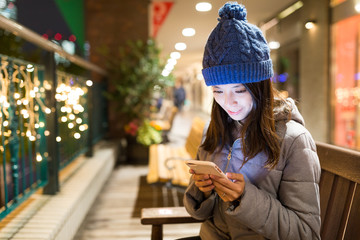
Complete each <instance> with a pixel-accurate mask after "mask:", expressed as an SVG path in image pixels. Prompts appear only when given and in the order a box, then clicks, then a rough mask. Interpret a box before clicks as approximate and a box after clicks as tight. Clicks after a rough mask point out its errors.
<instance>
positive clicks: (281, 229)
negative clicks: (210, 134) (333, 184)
mask: <svg viewBox="0 0 360 240" xmlns="http://www.w3.org/2000/svg"><path fill="white" fill-rule="evenodd" d="M288 101H289V102H290V103H291V105H292V117H291V118H292V119H291V120H287V119H286V117H284V115H282V114H278V115H277V116H276V125H277V131H278V134H279V135H280V136H283V142H282V145H281V156H280V160H279V163H278V164H277V166H276V167H275V168H274V169H272V170H268V169H267V168H264V167H263V166H264V163H265V161H266V160H267V158H266V155H265V154H264V153H259V154H258V155H257V156H255V158H253V159H251V160H249V162H247V163H246V164H245V165H244V166H243V167H242V169H241V170H239V168H240V166H241V164H242V159H243V155H242V151H241V141H240V140H239V139H237V140H235V142H234V143H233V145H232V146H225V147H224V148H223V149H222V151H221V152H217V153H214V154H209V153H208V152H206V151H204V150H203V149H202V148H201V147H200V148H199V152H198V158H199V159H200V160H205V161H212V162H215V163H216V164H217V165H218V166H219V167H220V168H221V169H222V170H223V171H225V167H226V165H227V161H228V160H227V157H228V156H230V158H229V159H230V162H229V166H228V169H227V170H226V172H235V173H242V174H243V175H244V178H245V181H246V183H245V190H244V193H243V195H242V197H241V199H240V200H239V201H236V202H233V203H226V202H223V201H222V199H221V198H220V197H219V196H217V194H216V193H215V192H214V193H213V194H212V195H211V196H210V197H209V198H207V199H205V198H204V195H203V193H202V192H201V191H200V190H199V189H198V188H197V187H196V186H195V185H194V182H193V181H191V182H190V185H189V187H188V188H187V190H186V193H185V196H184V205H185V207H186V209H187V211H188V212H189V214H190V215H191V216H193V217H194V218H196V219H202V220H206V221H205V222H204V223H203V224H202V226H201V230H200V236H201V238H202V239H204V240H212V239H281V240H285V239H289V240H297V239H302V240H305V239H306V240H307V239H320V200H319V186H318V184H319V180H320V172H321V168H320V163H319V159H318V156H317V154H316V145H315V143H314V140H313V139H312V137H311V135H310V133H309V132H308V131H307V130H306V128H305V127H304V120H303V118H302V116H301V115H300V113H299V112H298V110H297V108H296V106H295V104H294V102H293V101H292V100H291V99H290V100H288ZM204 132H205V133H206V130H205V131H204Z"/></svg>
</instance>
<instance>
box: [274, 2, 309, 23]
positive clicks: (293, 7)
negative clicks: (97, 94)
mask: <svg viewBox="0 0 360 240" xmlns="http://www.w3.org/2000/svg"><path fill="white" fill-rule="evenodd" d="M302 6H304V3H303V2H302V1H297V2H296V3H294V4H293V5H291V6H290V7H288V8H287V9H285V10H284V11H282V12H281V13H279V15H278V18H280V19H283V18H286V17H287V16H289V15H290V14H292V13H293V12H295V11H296V10H298V9H300V8H302Z"/></svg>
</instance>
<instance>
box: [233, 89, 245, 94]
mask: <svg viewBox="0 0 360 240" xmlns="http://www.w3.org/2000/svg"><path fill="white" fill-rule="evenodd" d="M235 92H236V93H244V92H246V89H241V90H236V91H235Z"/></svg>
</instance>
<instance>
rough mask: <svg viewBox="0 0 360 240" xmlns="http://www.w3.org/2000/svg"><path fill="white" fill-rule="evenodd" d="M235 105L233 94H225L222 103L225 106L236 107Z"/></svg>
mask: <svg viewBox="0 0 360 240" xmlns="http://www.w3.org/2000/svg"><path fill="white" fill-rule="evenodd" d="M236 103H237V101H236V98H235V97H234V94H233V93H231V92H230V93H226V94H225V101H224V105H225V106H234V105H236Z"/></svg>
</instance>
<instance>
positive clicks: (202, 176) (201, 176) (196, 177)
mask: <svg viewBox="0 0 360 240" xmlns="http://www.w3.org/2000/svg"><path fill="white" fill-rule="evenodd" d="M193 179H194V180H195V181H202V180H207V179H210V176H209V174H193Z"/></svg>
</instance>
